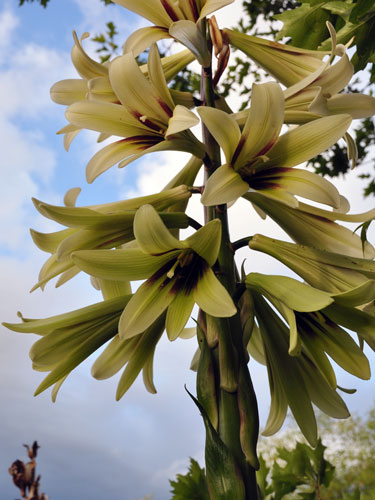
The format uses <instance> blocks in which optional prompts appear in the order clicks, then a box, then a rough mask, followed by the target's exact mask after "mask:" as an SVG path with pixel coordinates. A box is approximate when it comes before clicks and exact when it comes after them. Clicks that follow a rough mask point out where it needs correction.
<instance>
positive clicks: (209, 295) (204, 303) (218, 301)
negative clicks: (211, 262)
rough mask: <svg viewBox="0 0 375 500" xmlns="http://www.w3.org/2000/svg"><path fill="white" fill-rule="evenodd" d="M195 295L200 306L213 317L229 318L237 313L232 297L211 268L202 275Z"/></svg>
mask: <svg viewBox="0 0 375 500" xmlns="http://www.w3.org/2000/svg"><path fill="white" fill-rule="evenodd" d="M193 294H194V299H195V302H196V303H197V304H198V306H199V307H200V308H201V309H202V310H203V311H204V312H206V313H207V314H210V315H211V316H215V317H217V318H227V317H230V316H234V315H235V314H236V313H237V308H236V306H235V305H234V303H233V300H232V299H231V296H230V295H229V293H228V292H227V290H226V288H225V287H224V286H223V285H222V284H221V283H220V281H219V280H218V279H217V278H216V276H215V274H214V272H213V271H212V269H210V268H206V269H205V270H204V272H203V273H202V276H201V278H200V279H199V281H198V283H197V284H196V286H195V288H194V292H193Z"/></svg>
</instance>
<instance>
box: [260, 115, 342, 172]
mask: <svg viewBox="0 0 375 500" xmlns="http://www.w3.org/2000/svg"><path fill="white" fill-rule="evenodd" d="M351 121H352V118H351V116H350V115H335V116H326V117H324V118H320V119H318V120H314V121H313V122H310V123H306V124H304V125H301V126H299V127H297V128H294V129H293V130H290V131H289V132H287V133H286V134H284V135H282V136H280V138H279V140H278V141H277V143H276V145H275V146H274V147H273V148H272V149H271V150H270V151H268V153H267V156H268V158H269V161H268V162H266V163H265V164H264V165H263V166H262V168H267V167H268V166H277V167H294V166H295V165H298V164H299V163H303V162H304V161H307V160H310V158H313V157H314V156H316V155H317V154H319V153H321V152H322V151H325V150H326V149H328V148H329V147H331V146H332V145H333V144H335V143H336V142H337V141H338V140H339V139H340V138H341V137H342V136H343V135H344V134H345V132H346V131H347V129H348V127H349V125H350V123H351Z"/></svg>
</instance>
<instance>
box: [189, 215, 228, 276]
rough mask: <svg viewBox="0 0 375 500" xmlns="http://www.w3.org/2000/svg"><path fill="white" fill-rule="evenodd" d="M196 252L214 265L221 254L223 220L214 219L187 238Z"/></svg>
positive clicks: (190, 246) (210, 264) (209, 263)
mask: <svg viewBox="0 0 375 500" xmlns="http://www.w3.org/2000/svg"><path fill="white" fill-rule="evenodd" d="M185 243H186V244H187V245H188V246H189V248H192V249H193V250H194V252H195V253H197V254H198V255H200V256H201V257H203V259H204V260H205V261H206V262H207V264H208V265H209V266H210V267H212V266H213V265H214V264H215V262H216V260H217V257H218V255H219V250H220V245H221V222H220V220H219V219H213V220H211V221H210V222H208V223H207V224H205V225H204V226H203V227H202V228H200V229H198V231H196V232H195V233H194V234H192V235H191V236H189V238H187V239H186V240H185Z"/></svg>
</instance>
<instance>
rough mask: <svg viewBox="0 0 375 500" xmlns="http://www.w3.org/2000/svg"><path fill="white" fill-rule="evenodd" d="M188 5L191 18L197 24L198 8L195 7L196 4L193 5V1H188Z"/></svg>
mask: <svg viewBox="0 0 375 500" xmlns="http://www.w3.org/2000/svg"><path fill="white" fill-rule="evenodd" d="M189 5H190V10H191V13H192V14H193V17H194V21H195V22H197V21H198V19H199V12H198V7H197V4H196V3H195V0H189Z"/></svg>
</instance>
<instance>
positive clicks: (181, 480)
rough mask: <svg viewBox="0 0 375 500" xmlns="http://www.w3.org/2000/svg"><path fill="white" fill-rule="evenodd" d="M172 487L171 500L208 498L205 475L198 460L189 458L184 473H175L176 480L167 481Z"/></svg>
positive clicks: (200, 499)
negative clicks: (187, 466) (187, 468)
mask: <svg viewBox="0 0 375 500" xmlns="http://www.w3.org/2000/svg"><path fill="white" fill-rule="evenodd" d="M169 482H170V484H171V487H172V491H171V493H173V496H172V498H171V500H210V496H209V493H208V488H207V483H206V476H205V473H204V469H202V468H201V467H200V466H199V464H198V462H196V461H195V460H194V459H193V458H190V466H189V470H188V472H187V473H186V474H177V476H176V481H172V480H170V481H169Z"/></svg>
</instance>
